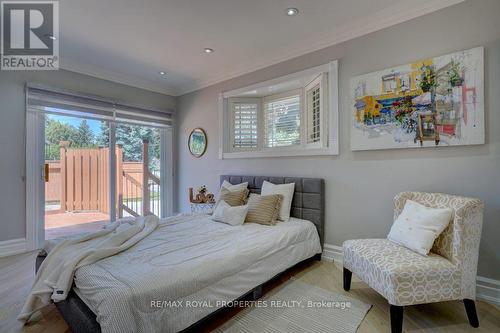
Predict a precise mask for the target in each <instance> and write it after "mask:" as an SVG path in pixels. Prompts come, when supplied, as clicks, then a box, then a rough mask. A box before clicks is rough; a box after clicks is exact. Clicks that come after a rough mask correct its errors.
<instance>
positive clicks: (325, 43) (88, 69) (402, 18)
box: [60, 0, 465, 96]
mask: <svg viewBox="0 0 500 333" xmlns="http://www.w3.org/2000/svg"><path fill="white" fill-rule="evenodd" d="M464 1H465V0H426V1H424V0H422V1H415V2H414V3H412V4H409V5H404V4H398V5H394V6H392V7H390V8H386V9H384V10H381V11H379V12H375V13H371V14H370V19H369V20H368V19H366V17H365V18H363V19H359V20H354V21H351V22H350V23H349V24H346V25H344V26H342V27H337V28H336V29H335V31H332V32H328V33H325V34H324V35H323V36H320V37H319V38H317V40H316V41H314V42H311V43H304V44H301V45H300V46H298V47H296V48H295V49H293V50H291V51H289V52H288V53H286V54H283V53H281V54H280V55H277V56H272V57H268V58H265V59H263V58H260V59H257V60H255V61H252V62H250V63H247V64H246V65H244V66H241V67H240V68H239V69H238V70H233V71H228V72H225V73H222V74H221V75H219V76H217V77H214V78H209V79H206V80H199V81H197V82H194V83H193V84H188V85H184V86H179V87H176V88H174V89H172V88H171V87H167V86H166V85H162V84H160V83H157V82H153V81H148V80H146V79H142V78H138V77H135V76H132V75H127V74H123V73H117V72H114V71H110V70H106V69H103V68H100V67H98V66H94V65H89V64H82V63H79V62H76V61H73V60H72V59H69V58H67V57H61V64H60V67H61V68H62V69H65V70H68V71H72V72H76V73H80V74H85V75H89V76H93V77H96V78H99V79H103V80H108V81H112V82H117V83H121V84H125V85H128V86H132V87H137V88H141V89H145V90H149V91H153V92H157V93H160V94H165V95H170V96H181V95H184V94H187V93H190V92H193V91H196V90H199V89H202V88H205V87H208V86H211V85H214V84H216V83H220V82H223V81H226V80H229V79H232V78H236V77H238V76H241V75H245V74H248V73H252V72H255V71H257V70H260V69H263V68H266V67H269V66H272V65H275V64H278V63H280V62H283V61H286V60H290V59H293V58H296V57H299V56H302V55H305V54H308V53H311V52H314V51H317V50H321V49H323V48H326V47H329V46H333V45H335V44H339V43H342V42H345V41H348V40H351V39H354V38H357V37H361V36H364V35H367V34H369V33H372V32H375V31H378V30H382V29H385V28H388V27H391V26H394V25H396V24H399V23H402V22H406V21H409V20H411V19H414V18H417V17H420V16H423V15H426V14H430V13H432V12H435V11H437V10H440V9H443V8H446V7H449V6H453V5H456V4H459V3H461V2H464Z"/></svg>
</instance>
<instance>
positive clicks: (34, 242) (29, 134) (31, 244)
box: [26, 111, 45, 251]
mask: <svg viewBox="0 0 500 333" xmlns="http://www.w3.org/2000/svg"><path fill="white" fill-rule="evenodd" d="M44 123H45V116H44V115H43V114H40V113H37V112H30V111H27V112H26V251H32V250H36V249H41V248H42V246H43V243H44V241H45V226H44V218H43V216H44V210H45V208H44V206H43V205H42V204H41V203H43V202H45V184H44V179H43V177H44V174H43V170H44V164H43V163H44V155H45V152H44V149H45V145H44V142H45V141H44V136H45V133H44V132H45V126H44ZM40 198H42V199H43V200H40Z"/></svg>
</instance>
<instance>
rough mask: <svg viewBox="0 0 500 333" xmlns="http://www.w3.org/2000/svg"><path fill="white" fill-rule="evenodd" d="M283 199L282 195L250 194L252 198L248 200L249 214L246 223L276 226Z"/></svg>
mask: <svg viewBox="0 0 500 333" xmlns="http://www.w3.org/2000/svg"><path fill="white" fill-rule="evenodd" d="M282 198H283V196H282V195H281V194H271V195H258V194H255V193H252V194H250V198H248V214H247V217H246V219H245V223H259V224H265V225H274V224H276V220H277V218H278V215H279V212H280V207H281V200H282Z"/></svg>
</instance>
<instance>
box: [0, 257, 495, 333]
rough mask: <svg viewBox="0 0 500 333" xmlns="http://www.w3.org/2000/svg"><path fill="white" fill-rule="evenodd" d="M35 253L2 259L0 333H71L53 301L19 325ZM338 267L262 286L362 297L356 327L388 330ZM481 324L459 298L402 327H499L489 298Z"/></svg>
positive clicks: (384, 314)
mask: <svg viewBox="0 0 500 333" xmlns="http://www.w3.org/2000/svg"><path fill="white" fill-rule="evenodd" d="M35 257H36V253H29V254H22V255H18V256H13V257H7V258H1V259H0V278H1V280H0V332H1V333H3V332H43V333H64V332H70V330H69V329H68V326H67V325H66V323H65V322H64V319H63V318H62V317H61V316H60V314H59V312H58V311H57V309H56V308H55V307H54V306H48V307H47V308H46V309H44V310H43V313H42V314H41V315H40V318H41V319H40V320H39V321H37V322H34V323H31V324H28V325H26V326H22V325H21V324H20V323H19V322H18V321H17V320H16V316H17V314H18V313H19V311H20V309H21V307H22V305H23V302H24V300H25V298H26V295H27V294H28V293H29V290H30V287H31V284H32V282H33V277H34V261H35ZM342 274H343V273H342V267H340V266H338V265H336V264H333V263H330V262H325V261H322V262H310V263H307V264H303V265H300V266H299V267H296V268H294V269H293V270H291V271H290V272H288V273H286V274H284V275H283V276H281V277H280V278H278V279H277V280H275V281H273V282H272V283H271V284H270V285H269V286H267V287H266V288H265V289H264V292H270V291H271V290H272V288H274V287H276V286H277V285H279V284H281V283H284V282H285V281H286V280H288V279H289V278H290V277H291V276H294V277H295V278H298V279H300V280H301V281H303V282H306V283H309V284H313V285H316V286H318V287H321V288H324V289H327V290H330V291H332V292H335V293H339V294H344V295H349V296H350V297H353V298H356V299H359V300H361V301H363V302H366V303H369V304H373V307H372V309H371V310H370V311H369V312H368V315H367V316H366V318H365V319H364V320H363V322H362V324H361V326H360V328H359V330H358V332H360V333H372V332H389V331H390V322H389V305H388V304H387V302H386V301H385V299H384V298H383V297H382V296H380V295H379V294H377V293H376V292H375V291H374V290H372V289H370V288H369V287H368V286H367V285H366V284H364V283H363V282H361V281H359V280H358V279H356V277H355V276H354V275H353V280H352V284H351V290H350V291H349V292H345V291H344V290H343V288H342ZM476 306H477V311H478V316H479V322H480V327H479V328H477V329H474V328H472V327H471V326H469V323H468V321H467V316H466V314H465V309H464V305H463V303H462V302H459V301H456V302H444V303H435V304H426V305H417V306H410V307H406V308H405V313H404V323H403V331H406V332H453V333H459V332H500V309H499V308H498V307H495V306H493V305H490V304H488V303H485V302H482V301H478V302H477V303H476ZM237 312H238V310H237V309H228V310H227V311H223V312H222V313H221V314H220V315H217V316H216V317H215V318H213V319H212V320H211V321H210V322H209V323H208V324H207V327H206V331H210V330H211V329H214V328H216V327H217V326H218V325H220V324H221V323H223V322H224V321H226V320H227V319H229V318H230V317H231V316H233V315H234V314H235V313H237Z"/></svg>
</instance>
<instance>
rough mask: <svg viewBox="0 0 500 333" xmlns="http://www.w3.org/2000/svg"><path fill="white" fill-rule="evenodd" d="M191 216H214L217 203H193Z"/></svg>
mask: <svg viewBox="0 0 500 333" xmlns="http://www.w3.org/2000/svg"><path fill="white" fill-rule="evenodd" d="M190 204H191V214H212V213H213V210H214V207H215V202H205V203H194V202H191V203H190Z"/></svg>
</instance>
